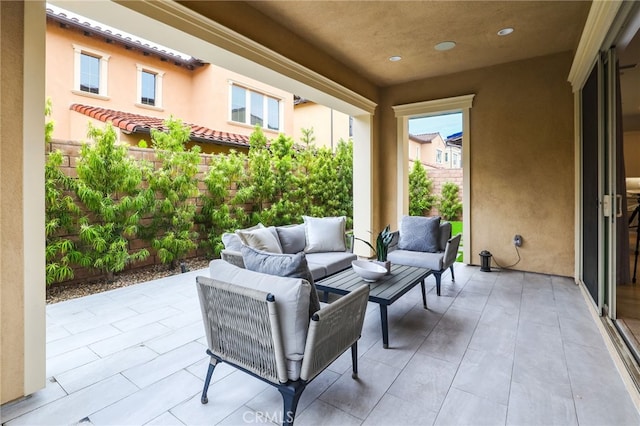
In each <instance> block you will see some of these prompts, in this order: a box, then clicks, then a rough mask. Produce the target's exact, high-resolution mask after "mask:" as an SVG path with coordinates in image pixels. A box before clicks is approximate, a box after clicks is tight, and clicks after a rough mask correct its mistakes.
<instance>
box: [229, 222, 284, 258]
mask: <svg viewBox="0 0 640 426" xmlns="http://www.w3.org/2000/svg"><path fill="white" fill-rule="evenodd" d="M236 234H237V235H238V237H240V240H241V241H242V243H243V244H244V245H247V246H249V247H253V248H256V249H258V250H262V251H267V252H270V253H282V248H281V247H280V241H278V234H277V233H276V230H275V228H274V227H273V226H270V227H269V228H259V229H254V230H252V231H244V230H239V231H236Z"/></svg>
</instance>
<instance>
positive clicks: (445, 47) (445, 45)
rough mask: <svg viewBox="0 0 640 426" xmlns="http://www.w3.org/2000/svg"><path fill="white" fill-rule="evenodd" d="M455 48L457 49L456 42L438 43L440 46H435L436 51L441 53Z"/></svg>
mask: <svg viewBox="0 0 640 426" xmlns="http://www.w3.org/2000/svg"><path fill="white" fill-rule="evenodd" d="M454 47H456V42H455V41H443V42H441V43H438V44H436V45H435V46H434V48H435V49H436V50H439V51H441V52H442V51H445V50H451V49H453V48H454Z"/></svg>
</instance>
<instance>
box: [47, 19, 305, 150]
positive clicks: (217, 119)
mask: <svg viewBox="0 0 640 426" xmlns="http://www.w3.org/2000/svg"><path fill="white" fill-rule="evenodd" d="M46 66H47V70H48V72H47V73H46V86H45V90H46V94H47V96H48V97H50V98H51V100H52V104H53V114H52V119H53V120H54V122H55V127H54V132H53V137H54V138H55V139H61V140H76V141H81V140H84V139H86V134H87V124H88V123H89V122H90V123H91V124H92V125H94V126H102V125H104V122H106V121H109V122H112V123H113V124H114V126H115V127H116V131H117V133H118V136H119V138H120V140H122V141H125V142H127V143H129V144H131V145H134V146H135V145H137V144H138V142H139V141H140V140H145V141H146V142H147V145H148V146H150V143H149V141H150V134H149V133H150V129H151V128H155V129H161V128H162V127H163V126H162V121H163V120H164V119H166V118H169V116H170V115H173V116H174V117H175V118H180V119H182V120H183V121H184V122H185V123H186V124H188V125H190V126H191V127H192V135H191V136H192V137H191V142H192V143H196V144H198V145H200V146H201V148H202V151H203V152H207V153H216V152H228V151H229V149H232V148H233V149H236V150H240V151H247V150H248V146H249V138H248V137H249V135H250V134H251V133H252V132H253V130H254V126H255V125H256V124H259V125H261V126H262V128H263V130H264V132H265V135H266V136H267V138H273V137H276V136H277V135H278V133H285V134H288V135H291V134H293V128H294V127H293V95H292V94H291V93H288V92H286V91H283V90H279V89H276V88H275V87H273V86H269V85H267V84H264V83H262V82H260V81H257V80H254V79H250V78H247V77H245V76H242V75H240V74H238V73H234V72H231V71H229V70H226V69H224V68H221V67H219V66H216V65H214V64H211V63H205V62H203V61H200V60H198V59H195V58H192V57H189V56H187V55H185V54H180V53H175V52H171V51H169V50H165V48H163V47H162V46H157V45H154V44H149V43H147V42H144V41H140V40H137V39H132V38H131V37H129V36H128V35H122V34H120V33H119V32H116V31H112V30H109V29H104V28H102V27H100V26H99V25H97V24H90V23H89V22H87V21H86V20H84V19H83V18H78V17H75V15H72V14H69V16H67V13H66V12H61V11H54V10H52V9H47V25H46Z"/></svg>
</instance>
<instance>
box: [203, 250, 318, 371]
mask: <svg viewBox="0 0 640 426" xmlns="http://www.w3.org/2000/svg"><path fill="white" fill-rule="evenodd" d="M209 273H210V275H211V278H213V279H216V280H219V281H223V282H226V283H230V284H235V285H239V286H242V287H246V288H253V289H257V290H261V291H264V292H267V293H271V294H273V295H274V296H275V303H276V307H277V309H278V314H279V316H280V330H281V332H282V340H283V346H284V352H285V358H286V359H287V372H288V376H289V379H290V380H297V379H298V378H299V377H300V367H301V365H302V357H303V356H304V346H305V343H306V339H307V330H308V328H309V293H310V291H311V286H310V285H309V283H308V282H307V281H306V280H303V279H301V278H285V277H276V276H273V275H268V274H261V273H259V272H254V271H250V270H248V269H242V268H238V267H237V266H234V265H232V264H230V263H227V262H225V261H224V260H221V259H217V260H212V261H211V263H209Z"/></svg>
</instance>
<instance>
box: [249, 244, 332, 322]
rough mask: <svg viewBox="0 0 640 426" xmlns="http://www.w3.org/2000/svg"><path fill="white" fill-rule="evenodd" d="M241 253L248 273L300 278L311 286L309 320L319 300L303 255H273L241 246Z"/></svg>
mask: <svg viewBox="0 0 640 426" xmlns="http://www.w3.org/2000/svg"><path fill="white" fill-rule="evenodd" d="M241 252H242V260H243V261H244V266H245V268H247V269H248V270H250V271H255V272H261V273H263V274H268V275H275V276H278V277H289V278H302V279H303V280H306V281H308V282H309V284H311V294H310V298H309V318H311V316H312V315H313V314H314V313H316V311H318V310H319V309H320V299H319V298H318V292H317V291H316V286H315V284H314V282H313V276H312V275H311V271H309V265H308V264H307V258H306V256H305V255H304V253H302V252H300V253H296V254H275V253H268V252H264V251H261V250H256V249H255V248H253V247H248V246H242V249H241Z"/></svg>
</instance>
